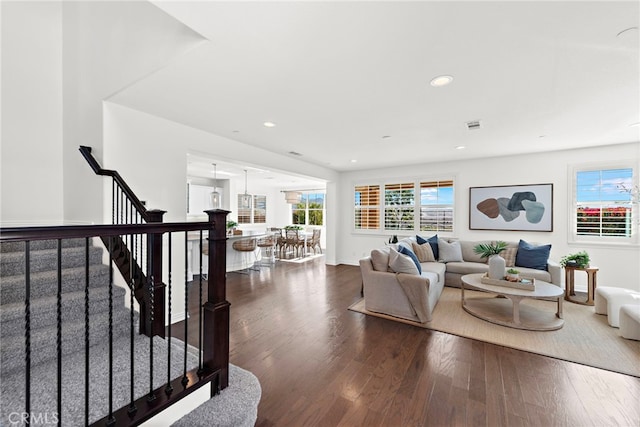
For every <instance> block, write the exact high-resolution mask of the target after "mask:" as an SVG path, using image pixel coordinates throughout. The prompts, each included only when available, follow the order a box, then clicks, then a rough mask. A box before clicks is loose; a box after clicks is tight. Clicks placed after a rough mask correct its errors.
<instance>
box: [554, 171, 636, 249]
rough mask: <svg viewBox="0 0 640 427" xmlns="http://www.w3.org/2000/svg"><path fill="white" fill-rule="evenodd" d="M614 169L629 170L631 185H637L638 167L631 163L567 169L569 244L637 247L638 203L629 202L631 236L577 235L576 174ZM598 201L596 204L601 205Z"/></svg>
mask: <svg viewBox="0 0 640 427" xmlns="http://www.w3.org/2000/svg"><path fill="white" fill-rule="evenodd" d="M616 169H631V180H632V183H636V184H637V183H638V167H637V165H635V164H634V163H632V162H625V161H621V162H603V163H585V164H574V165H571V166H570V167H569V176H568V180H567V181H568V182H569V184H570V188H569V189H568V190H569V191H568V192H567V193H568V197H569V200H568V203H567V206H568V209H567V214H568V217H569V218H568V230H567V233H568V238H567V241H568V243H569V244H572V243H573V244H588V245H594V246H617V247H619V246H638V244H639V243H640V238H639V237H640V236H638V234H640V226H639V221H638V218H639V215H640V208H639V206H638V203H634V202H633V200H632V201H631V236H630V237H626V236H601V235H588V234H587V235H585V234H578V233H577V227H578V212H577V210H578V188H577V185H578V173H579V172H596V171H607V170H616ZM602 202H603V201H598V202H597V203H602Z"/></svg>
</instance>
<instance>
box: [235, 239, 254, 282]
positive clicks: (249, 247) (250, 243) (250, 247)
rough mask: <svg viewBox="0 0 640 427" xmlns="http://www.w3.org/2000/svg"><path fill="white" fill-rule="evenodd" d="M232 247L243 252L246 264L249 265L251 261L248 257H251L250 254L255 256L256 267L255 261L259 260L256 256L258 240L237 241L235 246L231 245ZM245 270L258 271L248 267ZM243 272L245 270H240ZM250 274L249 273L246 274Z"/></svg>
mask: <svg viewBox="0 0 640 427" xmlns="http://www.w3.org/2000/svg"><path fill="white" fill-rule="evenodd" d="M231 247H232V248H233V249H234V250H236V251H238V252H242V253H243V254H242V255H243V257H244V258H245V259H244V263H245V264H247V265H248V264H249V262H250V260H249V259H248V258H247V257H250V255H249V253H250V252H251V253H253V256H254V257H255V258H256V259H255V260H254V263H253V264H254V265H255V261H256V260H257V256H256V253H255V252H256V247H257V246H256V239H255V238H254V239H242V240H236V241H235V242H233V244H232V245H231ZM245 270H257V269H256V268H250V267H247V268H245ZM240 271H243V270H240ZM246 274H248V272H247V273H246Z"/></svg>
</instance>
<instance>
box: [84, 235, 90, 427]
mask: <svg viewBox="0 0 640 427" xmlns="http://www.w3.org/2000/svg"><path fill="white" fill-rule="evenodd" d="M84 253H85V257H84V266H85V269H84V279H85V281H84V424H85V425H89V238H88V237H85V251H84Z"/></svg>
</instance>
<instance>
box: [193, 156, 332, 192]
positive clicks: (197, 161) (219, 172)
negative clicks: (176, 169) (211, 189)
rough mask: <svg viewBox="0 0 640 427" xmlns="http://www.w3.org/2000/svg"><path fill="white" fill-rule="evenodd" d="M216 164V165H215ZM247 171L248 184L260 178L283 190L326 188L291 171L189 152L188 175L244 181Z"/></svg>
mask: <svg viewBox="0 0 640 427" xmlns="http://www.w3.org/2000/svg"><path fill="white" fill-rule="evenodd" d="M214 164H215V167H214ZM245 171H247V176H246V179H247V181H248V186H251V184H252V182H254V180H256V179H258V180H260V182H261V185H263V186H266V187H274V188H279V189H281V190H296V189H298V190H316V189H324V188H326V183H325V182H324V181H319V180H316V179H310V178H308V177H303V176H297V175H293V174H291V173H290V172H286V171H279V170H274V169H272V168H265V167H260V166H255V165H251V164H248V163H246V162H244V163H243V162H241V161H240V160H237V159H231V160H221V159H220V158H215V157H214V156H210V155H204V154H202V153H198V154H191V153H189V154H187V175H188V176H189V177H200V178H208V179H218V180H234V181H241V182H242V181H244V179H245Z"/></svg>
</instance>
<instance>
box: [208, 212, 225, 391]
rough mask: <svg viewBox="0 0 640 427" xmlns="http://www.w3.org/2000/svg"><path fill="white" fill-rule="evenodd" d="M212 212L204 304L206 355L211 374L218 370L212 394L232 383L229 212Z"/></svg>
mask: <svg viewBox="0 0 640 427" xmlns="http://www.w3.org/2000/svg"><path fill="white" fill-rule="evenodd" d="M205 212H206V213H207V215H209V223H210V224H211V225H210V227H209V238H208V245H209V271H208V274H209V276H208V280H207V281H208V284H207V301H206V302H205V303H204V305H203V312H204V316H203V325H202V329H203V341H204V348H203V352H204V354H203V358H204V362H203V364H204V368H205V371H207V372H208V373H213V372H216V371H219V372H220V374H219V375H218V378H217V381H212V382H211V396H213V395H214V394H216V393H217V392H218V391H219V390H222V389H224V388H226V387H227V386H228V385H229V307H230V304H229V301H227V279H226V275H227V214H229V213H230V212H229V211H225V210H222V209H213V210H208V211H205Z"/></svg>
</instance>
